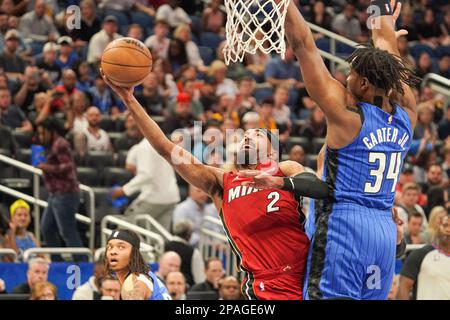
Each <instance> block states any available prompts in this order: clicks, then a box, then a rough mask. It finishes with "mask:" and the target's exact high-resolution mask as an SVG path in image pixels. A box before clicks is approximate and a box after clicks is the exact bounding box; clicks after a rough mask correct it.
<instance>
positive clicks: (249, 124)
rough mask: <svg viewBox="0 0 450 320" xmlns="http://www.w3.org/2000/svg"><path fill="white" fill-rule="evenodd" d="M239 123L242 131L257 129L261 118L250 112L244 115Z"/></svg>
mask: <svg viewBox="0 0 450 320" xmlns="http://www.w3.org/2000/svg"><path fill="white" fill-rule="evenodd" d="M241 122H242V129H244V131H247V130H250V129H258V128H259V126H260V123H261V117H260V115H259V114H258V113H256V112H254V111H250V112H247V113H246V114H244V116H243V117H242V121H241Z"/></svg>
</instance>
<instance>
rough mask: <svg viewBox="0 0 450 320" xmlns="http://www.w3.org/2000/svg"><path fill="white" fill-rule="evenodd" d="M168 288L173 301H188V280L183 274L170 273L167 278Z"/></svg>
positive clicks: (177, 272)
mask: <svg viewBox="0 0 450 320" xmlns="http://www.w3.org/2000/svg"><path fill="white" fill-rule="evenodd" d="M166 287H167V291H168V292H169V294H170V296H171V297H172V300H186V280H185V278H184V275H183V274H182V273H181V272H179V271H172V272H169V273H168V274H167V276H166Z"/></svg>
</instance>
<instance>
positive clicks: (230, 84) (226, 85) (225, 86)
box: [209, 60, 239, 98]
mask: <svg viewBox="0 0 450 320" xmlns="http://www.w3.org/2000/svg"><path fill="white" fill-rule="evenodd" d="M226 73H227V66H226V65H225V63H224V62H223V61H220V60H215V61H213V63H211V66H210V67H209V75H210V76H211V77H213V78H214V80H215V82H216V95H217V96H221V95H222V94H229V95H230V96H233V98H234V97H236V94H237V93H238V91H239V90H238V87H237V85H236V83H235V82H234V81H233V80H231V79H228V78H227V77H226Z"/></svg>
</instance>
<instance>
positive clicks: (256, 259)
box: [221, 169, 309, 277]
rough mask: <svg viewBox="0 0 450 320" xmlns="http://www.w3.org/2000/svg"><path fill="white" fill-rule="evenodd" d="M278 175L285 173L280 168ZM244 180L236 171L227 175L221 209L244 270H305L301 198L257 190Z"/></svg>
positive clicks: (288, 194) (304, 235)
mask: <svg viewBox="0 0 450 320" xmlns="http://www.w3.org/2000/svg"><path fill="white" fill-rule="evenodd" d="M275 175H276V176H284V175H283V173H282V172H281V170H279V169H278V170H277V173H276V174H275ZM243 181H244V180H242V179H241V178H239V177H237V175H236V173H225V174H224V177H223V187H224V192H223V202H222V212H221V218H222V221H223V224H224V227H225V231H226V232H227V236H228V238H229V240H230V243H231V245H232V247H233V250H234V251H235V253H236V254H237V256H238V259H240V261H238V262H240V264H241V265H240V267H241V269H242V270H243V271H245V272H247V277H249V276H251V274H252V273H255V274H258V273H266V272H269V271H274V272H276V271H277V270H278V271H279V272H280V273H281V272H282V271H284V270H289V269H297V270H300V269H301V270H303V265H302V264H304V263H305V261H303V260H304V259H303V258H304V257H305V256H306V255H307V252H308V247H309V240H308V238H307V236H306V234H305V232H304V228H303V221H304V215H303V213H302V212H301V204H300V203H299V201H298V200H297V199H296V198H295V196H294V194H293V193H292V192H289V191H284V190H281V189H263V190H258V189H255V188H252V187H249V186H242V185H241V183H242V182H243ZM299 262H301V263H299ZM299 264H300V266H299Z"/></svg>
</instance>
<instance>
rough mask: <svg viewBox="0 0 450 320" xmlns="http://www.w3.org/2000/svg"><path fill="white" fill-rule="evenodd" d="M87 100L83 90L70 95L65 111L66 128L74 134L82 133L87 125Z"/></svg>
mask: <svg viewBox="0 0 450 320" xmlns="http://www.w3.org/2000/svg"><path fill="white" fill-rule="evenodd" d="M88 103H89V100H88V98H87V97H86V95H85V94H84V93H83V92H75V93H74V94H73V95H72V96H71V97H70V109H69V110H68V112H67V122H66V129H69V130H72V132H73V133H74V134H83V133H84V132H85V131H86V130H87V129H88V127H89V122H88V119H87V116H86V109H87V107H88V105H89V104H88Z"/></svg>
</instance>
